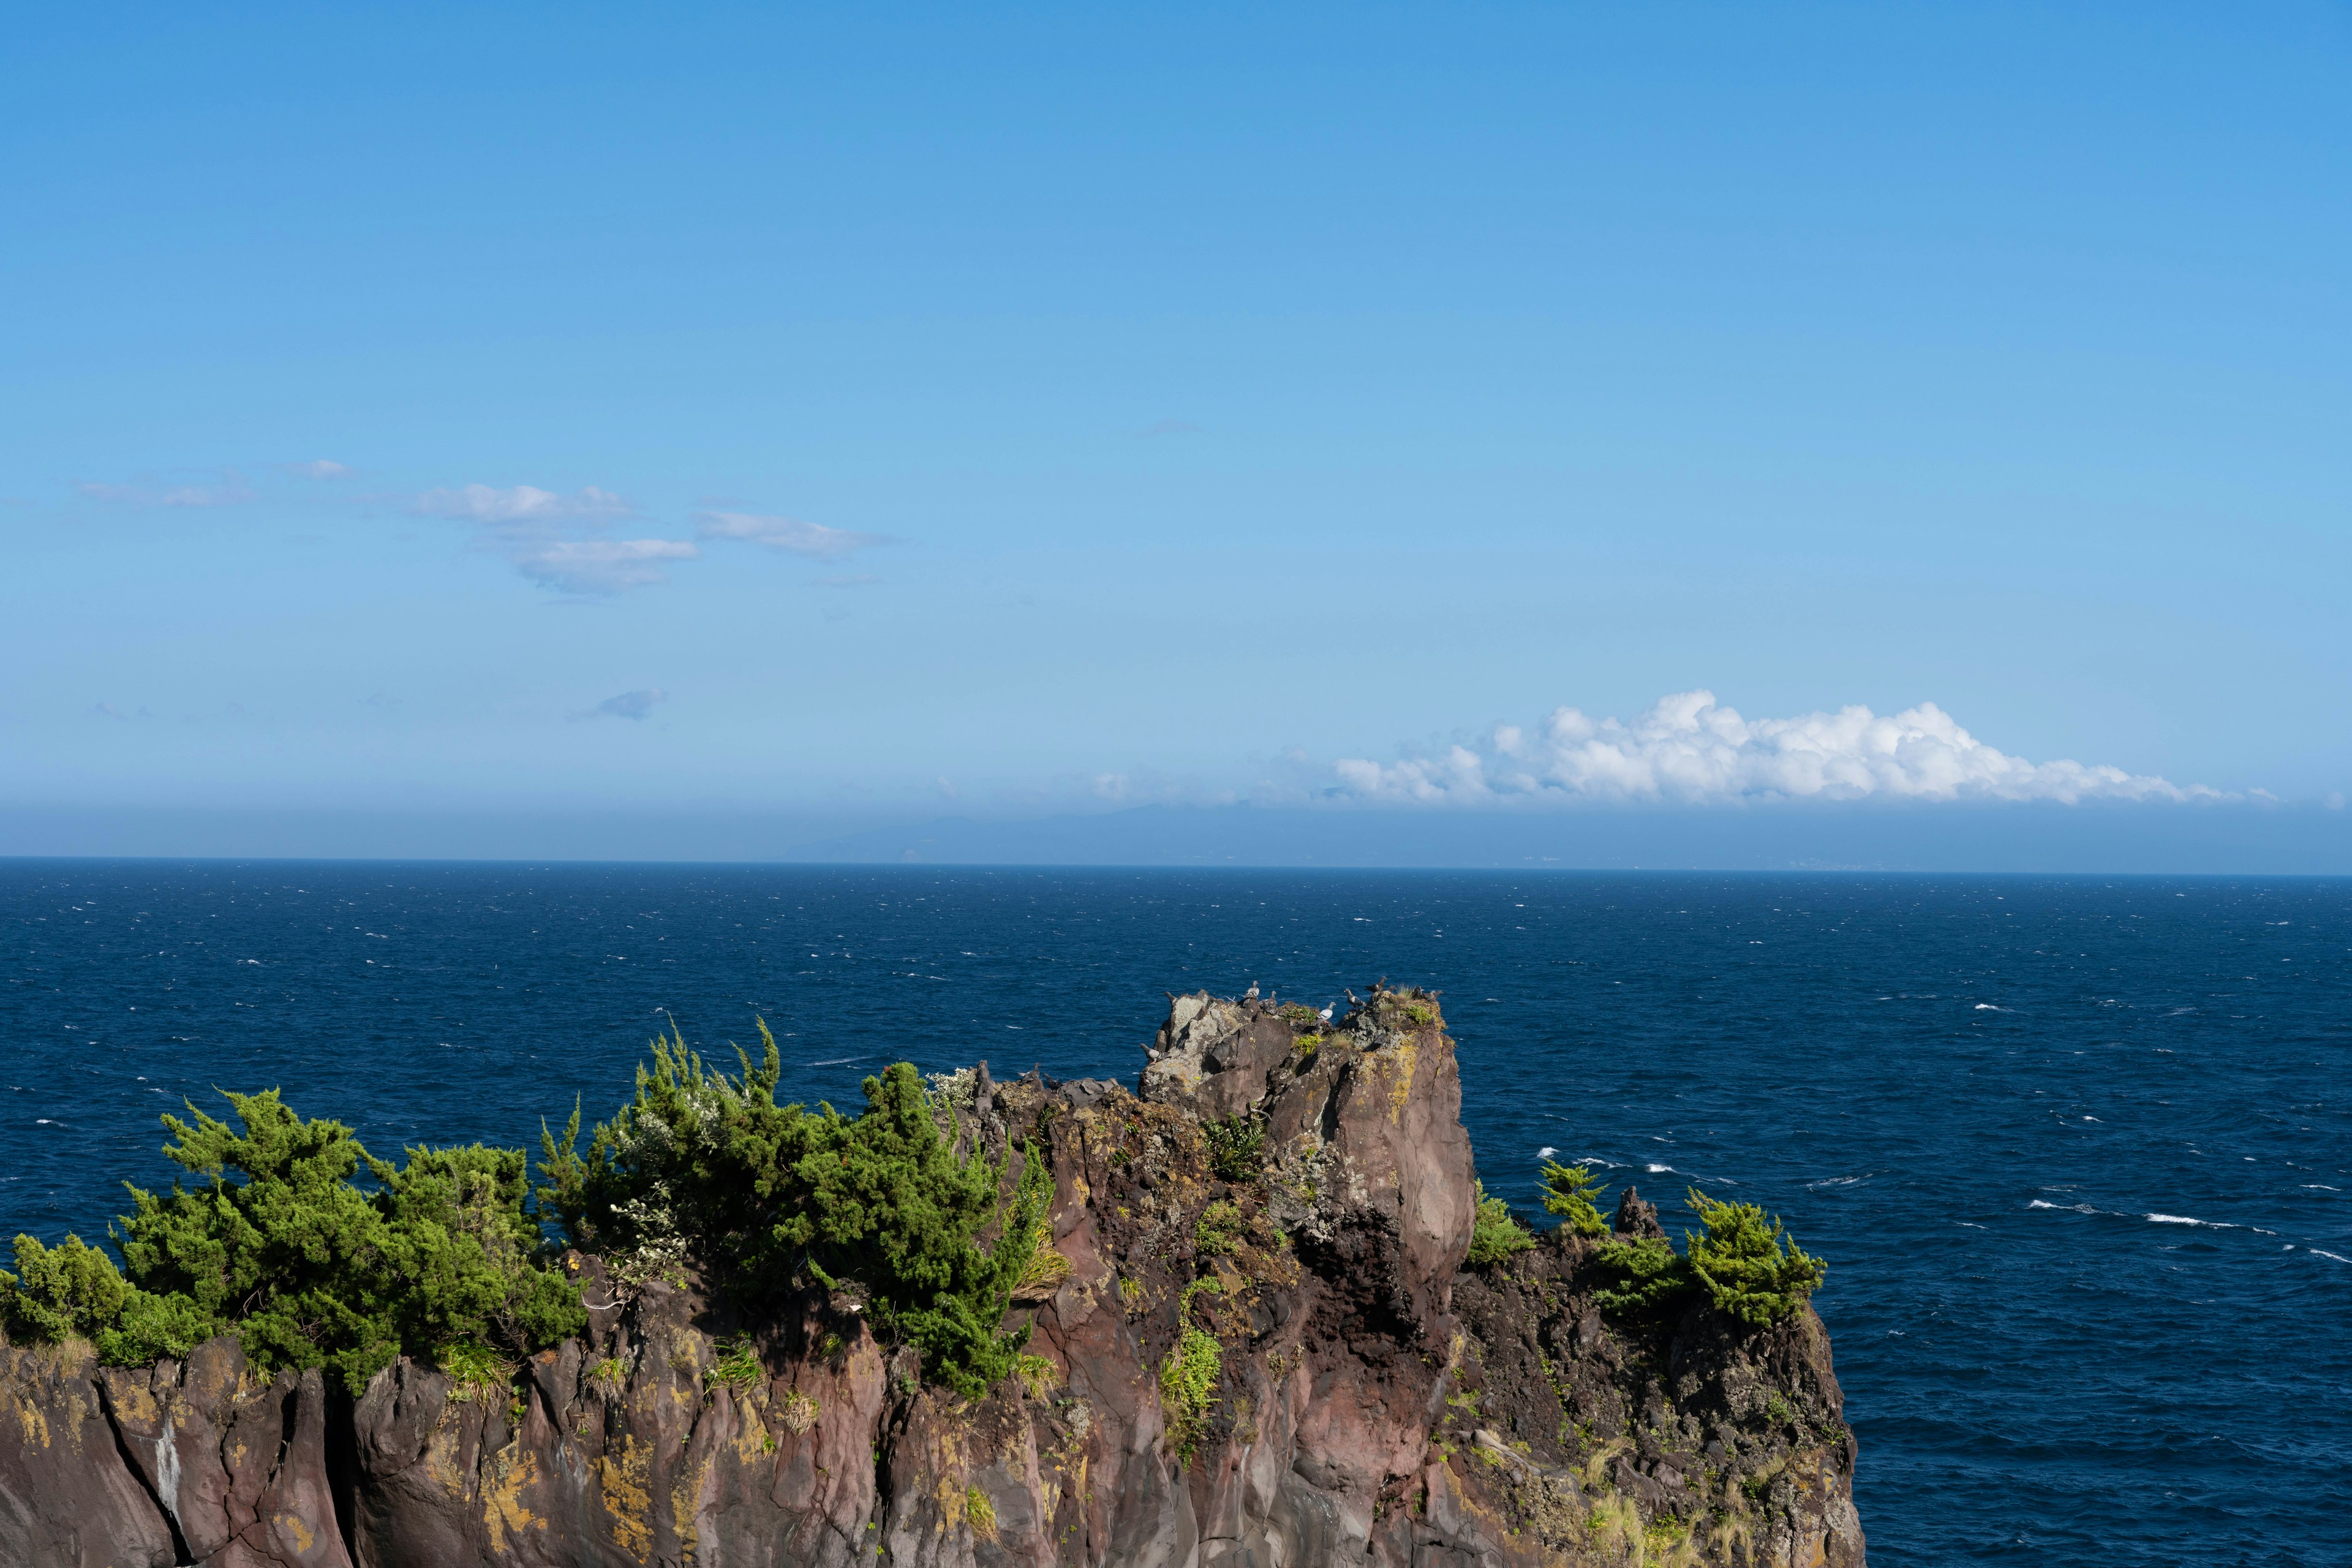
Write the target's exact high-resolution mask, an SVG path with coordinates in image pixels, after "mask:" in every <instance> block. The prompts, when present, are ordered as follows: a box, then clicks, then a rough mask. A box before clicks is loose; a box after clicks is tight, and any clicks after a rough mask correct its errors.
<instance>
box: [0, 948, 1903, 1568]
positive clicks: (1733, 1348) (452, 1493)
mask: <svg viewBox="0 0 2352 1568" xmlns="http://www.w3.org/2000/svg"><path fill="white" fill-rule="evenodd" d="M959 1084H960V1086H961V1092H962V1093H964V1094H965V1095H967V1096H968V1099H967V1100H966V1101H965V1103H963V1104H961V1105H960V1106H959V1107H958V1110H959V1122H958V1124H959V1126H960V1127H961V1129H962V1135H963V1136H964V1137H965V1138H967V1139H968V1140H977V1141H979V1142H982V1143H983V1144H986V1145H988V1146H990V1147H992V1149H995V1150H1000V1151H1001V1150H1002V1149H1003V1146H1004V1145H1005V1143H1006V1142H1007V1141H1013V1142H1017V1141H1019V1140H1022V1139H1031V1140H1034V1141H1035V1142H1036V1143H1037V1144H1038V1146H1039V1147H1040V1148H1041V1150H1042V1151H1043V1152H1045V1157H1046V1161H1047V1163H1048V1166H1049V1168H1050V1170H1051V1173H1052V1174H1053V1177H1054V1180H1055V1194H1054V1204H1053V1210H1052V1221H1051V1227H1052V1239H1051V1246H1052V1250H1053V1252H1054V1254H1055V1258H1058V1260H1059V1261H1058V1262H1056V1261H1055V1260H1053V1259H1048V1260H1047V1263H1048V1267H1046V1268H1044V1269H1042V1270H1039V1271H1036V1272H1035V1273H1034V1275H1033V1282H1032V1284H1031V1285H1030V1286H1029V1287H1028V1288H1027V1289H1024V1290H1023V1291H1022V1292H1021V1293H1020V1294H1019V1296H1018V1298H1017V1299H1016V1306H1015V1316H1016V1320H1017V1319H1018V1318H1019V1316H1020V1315H1021V1314H1024V1313H1025V1314H1027V1315H1028V1317H1029V1318H1030V1320H1031V1321H1032V1323H1033V1325H1034V1338H1033V1340H1032V1342H1031V1344H1030V1347H1029V1348H1030V1350H1031V1352H1033V1353H1034V1359H1033V1360H1031V1361H1030V1362H1028V1363H1026V1364H1025V1367H1024V1372H1023V1373H1022V1374H1021V1375H1020V1376H1018V1377H1016V1378H1014V1379H1013V1380H1010V1381H1008V1382H1007V1383H1006V1384H1003V1385H1001V1386H1000V1387H999V1388H997V1389H996V1390H995V1391H994V1392H993V1393H992V1394H990V1395H989V1396H988V1397H987V1398H985V1399H982V1400H981V1401H978V1402H976V1403H973V1402H967V1401H964V1400H961V1399H959V1398H957V1397H956V1396H954V1395H953V1394H949V1393H946V1392H945V1391H943V1390H941V1389H940V1388H938V1387H935V1386H931V1385H929V1384H925V1383H923V1381H922V1380H921V1378H920V1375H919V1372H920V1369H919V1364H918V1363H916V1361H915V1359H914V1357H913V1355H912V1352H908V1351H906V1350H903V1349H894V1348H892V1347H890V1346H887V1345H884V1344H881V1343H878V1342H877V1340H876V1338H875V1336H874V1335H873V1333H872V1332H871V1331H869V1330H868V1328H867V1325H866V1321H865V1319H864V1317H863V1315H862V1314H861V1312H860V1311H859V1310H858V1308H859V1305H860V1303H859V1302H858V1301H857V1300H856V1298H855V1295H854V1293H853V1292H847V1291H845V1292H839V1293H835V1294H826V1293H823V1292H815V1291H812V1292H811V1293H810V1295H809V1297H808V1299H806V1300H803V1302H801V1304H800V1307H799V1310H798V1311H797V1312H796V1313H793V1314H787V1320H788V1321H761V1322H741V1321H734V1320H732V1319H730V1317H729V1316H728V1315H727V1310H726V1309H725V1307H724V1305H723V1304H714V1303H711V1302H709V1301H706V1300H703V1299H702V1298H701V1297H700V1296H699V1295H698V1293H697V1292H696V1291H695V1290H694V1289H692V1288H691V1286H690V1284H685V1283H680V1282H677V1281H675V1280H673V1281H668V1282H665V1281H660V1280H656V1281H652V1282H648V1283H642V1284H637V1285H635V1286H626V1285H623V1284H621V1283H618V1282H615V1281H614V1280H612V1279H608V1278H607V1277H606V1275H605V1273H604V1268H603V1266H602V1264H601V1263H600V1262H599V1261H598V1260H596V1259H594V1258H581V1257H579V1256H577V1255H574V1256H573V1257H572V1258H571V1259H570V1263H571V1267H572V1271H573V1273H574V1276H575V1277H576V1278H577V1279H579V1280H580V1283H581V1286H582V1290H583V1300H585V1301H586V1302H587V1303H588V1305H589V1307H590V1309H591V1322H590V1328H589V1331H588V1333H587V1335H586V1336H585V1337H584V1338H583V1339H581V1340H574V1341H570V1342H565V1343H564V1344H563V1345H562V1346H560V1347H558V1348H556V1349H554V1350H551V1351H547V1352H541V1354H539V1355H538V1356H536V1357H534V1358H532V1359H531V1361H530V1363H528V1364H527V1365H525V1366H524V1367H522V1368H521V1369H520V1370H519V1372H518V1374H517V1378H516V1382H515V1384H514V1386H513V1387H512V1388H503V1387H502V1388H497V1389H485V1388H481V1387H479V1386H474V1385H464V1384H456V1383H454V1382H453V1381H452V1380H451V1379H450V1378H448V1377H447V1376H445V1375H444V1374H442V1373H438V1372H435V1371H433V1370H431V1369H429V1368H426V1367H424V1366H420V1365H418V1364H415V1363H410V1362H408V1361H405V1360H404V1361H402V1362H399V1363H395V1364H394V1366H392V1367H390V1368H388V1369H387V1370H386V1371H384V1372H383V1373H380V1374H378V1376H377V1377H376V1378H375V1380H374V1381H373V1383H372V1384H370V1385H369V1387H368V1388H367V1390H366V1391H365V1392H364V1394H362V1396H361V1397H360V1398H359V1399H357V1400H356V1401H352V1400H348V1399H341V1398H339V1397H336V1396H334V1395H332V1394H331V1393H330V1391H328V1390H327V1389H326V1388H324V1387H323V1386H322V1385H321V1384H320V1379H319V1377H318V1374H317V1373H308V1374H287V1375H283V1376H280V1377H278V1379H276V1380H275V1381H272V1382H269V1383H268V1384H262V1383H260V1382H259V1381H257V1379H256V1378H255V1376H254V1375H253V1374H252V1373H251V1371H250V1369H249V1368H248V1367H247V1365H246V1363H245V1360H244V1357H243V1356H242V1354H241V1353H240V1352H238V1351H237V1350H236V1347H235V1346H234V1344H233V1343H230V1342H226V1341H216V1342H213V1343H211V1344H208V1345H205V1346H204V1347H201V1348H200V1349H199V1350H198V1351H197V1352H195V1353H194V1354H193V1355H192V1356H191V1357H190V1358H189V1360H188V1362H187V1363H185V1364H184V1365H182V1364H178V1363H170V1362H165V1363H160V1364H158V1365H156V1366H154V1367H152V1368H136V1369H125V1368H100V1367H97V1366H95V1365H93V1364H92V1363H91V1361H90V1358H89V1353H88V1352H86V1351H83V1352H75V1351H73V1350H71V1349H58V1348H37V1349H15V1350H6V1349H0V1562H5V1563H21V1564H26V1565H34V1564H50V1563H57V1564H76V1565H82V1564H88V1565H92V1568H95V1565H98V1564H123V1565H129V1564H159V1565H160V1564H164V1563H214V1564H223V1565H235V1568H263V1565H284V1568H294V1565H298V1564H299V1565H301V1568H347V1565H348V1568H445V1565H447V1568H459V1565H480V1568H493V1565H495V1568H526V1565H528V1568H579V1565H588V1564H599V1565H602V1564H610V1565H612V1568H624V1565H632V1564H646V1565H649V1564H677V1565H680V1568H683V1565H684V1564H688V1563H692V1564H698V1565H703V1568H721V1565H734V1564H745V1565H750V1564H762V1565H764V1564H794V1565H800V1564H827V1565H841V1568H846V1565H848V1564H851V1563H889V1564H924V1565H939V1568H997V1565H999V1564H1015V1563H1018V1564H1034V1565H1037V1568H1045V1565H1046V1564H1062V1563H1067V1564H1081V1563H1084V1564H1095V1563H1104V1564H1109V1563H1118V1564H1132V1565H1135V1568H1187V1565H1198V1568H1303V1565H1312V1564H1322V1563H1376V1564H1393V1565H1396V1568H1406V1565H1409V1564H1410V1565H1420V1564H1432V1565H1439V1564H1442V1565H1446V1568H1455V1565H1459V1568H1469V1565H1471V1564H1522V1563H1524V1564H1528V1565H1531V1568H1532V1565H1538V1564H1587V1563H1596V1564H1597V1563H1609V1564H1641V1563H1648V1564H1659V1563H1709V1564H1723V1565H1725V1568H1732V1565H1738V1568H1761V1565H1764V1564H1772V1565H1775V1568H1781V1565H1786V1568H1810V1565H1812V1564H1831V1565H1835V1568H1846V1565H1848V1564H1854V1565H1859V1564H1860V1563H1862V1561H1863V1538H1862V1531H1861V1528H1860V1524H1859V1522H1858V1521H1857V1520H1856V1518H1855V1515H1854V1510H1853V1499H1852V1479H1853V1460H1854V1446H1853V1436H1852V1434H1851V1433H1850V1432H1849V1431H1848V1429H1847V1428H1846V1427H1845V1426H1844V1424H1843V1418H1842V1413H1841V1404H1840V1395H1839V1392H1838V1387H1837V1382H1836V1379H1835V1377H1834V1376H1833V1375H1832V1371H1831V1366H1830V1356H1829V1344H1828V1341H1827V1337H1826V1335H1825V1334H1824V1333H1823V1331H1822V1327H1821V1324H1820V1321H1819V1320H1818V1319H1817V1318H1815V1317H1814V1316H1813V1315H1812V1314H1811V1311H1810V1310H1808V1311H1805V1312H1802V1313H1801V1314H1800V1315H1799V1316H1798V1317H1797V1318H1795V1319H1793V1320H1790V1321H1786V1322H1783V1323H1780V1324H1778V1325H1775V1326H1774V1327H1772V1328H1770V1329H1766V1330H1752V1329H1748V1328H1745V1327H1743V1326H1742V1325H1740V1324H1738V1323H1737V1322H1735V1321H1731V1320H1729V1319H1727V1318H1725V1317H1723V1316H1722V1315H1721V1314H1718V1313H1716V1312H1714V1311H1713V1310H1711V1309H1708V1308H1706V1307H1705V1306H1697V1307H1693V1308H1691V1309H1690V1310H1687V1311H1686V1312H1685V1313H1684V1314H1683V1315H1682V1317H1681V1318H1680V1319H1679V1321H1673V1322H1644V1323H1641V1324H1634V1325H1628V1324H1626V1323H1622V1322H1619V1321H1614V1320H1613V1319H1612V1320H1611V1321H1604V1320H1603V1317H1602V1314H1601V1311H1600V1310H1599V1309H1598V1307H1597V1306H1596V1305H1595V1304H1594V1300H1593V1297H1594V1293H1595V1292H1596V1291H1597V1290H1598V1289H1601V1288H1602V1287H1603V1286H1604V1285H1605V1284H1606V1283H1608V1276H1606V1274H1605V1272H1604V1271H1603V1270H1602V1269H1601V1268H1600V1266H1599V1265H1598V1263H1597V1262H1596V1260H1595V1257H1594V1253H1595V1247H1596V1245H1597V1244H1595V1243H1593V1242H1589V1241H1585V1240H1582V1239H1580V1238H1577V1237H1570V1236H1568V1235H1567V1234H1566V1233H1565V1232H1564V1231H1556V1232H1553V1233H1552V1234H1551V1235H1549V1237H1546V1238H1545V1239H1544V1241H1543V1242H1542V1243H1541V1244H1540V1245H1539V1246H1538V1247H1537V1248H1536V1249H1535V1250H1533V1251H1531V1252H1526V1253H1521V1254H1518V1255H1517V1256H1515V1257H1514V1258H1510V1259H1508V1260H1507V1262H1506V1263H1504V1264H1501V1265H1496V1266H1494V1267H1491V1268H1485V1269H1465V1268H1464V1267H1463V1258H1464V1255H1465V1251H1466V1250H1467V1247H1468V1244H1469V1238H1470V1231H1471V1225H1472V1220H1473V1217H1474V1210H1475V1182H1474V1179H1473V1173H1472V1167H1471V1152H1470V1145H1469V1141H1468V1139H1467V1137H1466V1136H1465V1133H1464V1131H1463V1129H1462V1124H1461V1118H1460V1110H1461V1084H1460V1079H1459V1078H1458V1076H1457V1074H1456V1069H1455V1065H1454V1046H1453V1042H1452V1040H1451V1039H1450V1038H1448V1037H1447V1036H1446V1034H1445V1030H1444V1020H1443V1019H1442V1017H1441V1016H1439V1013H1438V1009H1437V1005H1436V1000H1435V998H1434V997H1433V996H1431V995H1425V994H1420V993H1415V992H1412V991H1388V990H1377V991H1375V993H1374V994H1373V995H1372V997H1371V999H1370V1001H1369V1002H1367V1003H1366V1004H1364V1005H1361V1006H1360V1007H1359V1008H1358V1009H1357V1010H1355V1011H1354V1012H1353V1013H1351V1014H1350V1015H1349V1016H1348V1017H1347V1018H1346V1019H1344V1020H1342V1021H1341V1022H1340V1023H1339V1024H1336V1025H1334V1024H1330V1023H1328V1022H1325V1021H1323V1020H1321V1019H1319V1018H1318V1016H1317V1015H1315V1014H1314V1013H1312V1012H1310V1011H1309V1010H1307V1009H1305V1008H1297V1007H1293V1008H1281V1007H1277V1006H1276V1005H1275V1004H1274V1003H1273V1002H1272V1001H1271V1000H1270V999H1268V1000H1264V1001H1261V1000H1259V999H1257V998H1255V997H1251V998H1248V999H1245V1000H1244V1001H1239V1002H1235V1001H1226V1000H1219V999H1216V998H1213V997H1210V996H1207V995H1204V994H1196V995H1191V996H1182V997H1177V998H1175V999H1174V1000H1173V1003H1172V1005H1171V1009H1170V1014H1169V1019H1168V1022H1167V1024H1166V1025H1165V1026H1163V1027H1162V1028H1161V1029H1160V1033H1159V1036H1158V1037H1157V1038H1156V1039H1155V1041H1154V1042H1153V1044H1152V1046H1151V1047H1150V1062H1149V1065H1148V1066H1147V1067H1146V1068H1144V1071H1143V1073H1142V1076H1141V1079H1140V1093H1139V1094H1135V1093H1130V1092H1129V1091H1128V1090H1127V1089H1124V1088H1122V1087H1120V1086H1119V1085H1118V1084H1116V1083H1112V1082H1108V1081H1107V1080H1095V1079H1088V1080H1085V1081H1083V1082H1081V1083H1079V1084H1074V1085H1066V1086H1065V1085H1055V1084H1051V1083H1049V1082H1047V1081H1046V1080H1044V1079H1038V1078H1036V1077H1035V1076H1034V1075H1033V1076H1032V1077H1031V1078H1029V1079H1023V1080H1019V1081H1015V1082H1012V1083H1005V1084H994V1083H992V1082H991V1081H990V1079H988V1076H987V1073H986V1071H985V1068H982V1070H981V1071H979V1072H978V1073H976V1074H974V1075H971V1078H970V1079H960V1080H959ZM1016 1168H1017V1165H1016ZM1008 1180H1009V1178H1008ZM1618 1228H1619V1229H1620V1230H1621V1231H1626V1232H1629V1233H1633V1234H1644V1233H1647V1232H1649V1231H1654V1229H1655V1228H1656V1222H1655V1217H1654V1211H1651V1210H1650V1207H1649V1205H1646V1204H1643V1203H1641V1201H1640V1200H1639V1199H1638V1198H1637V1197H1634V1196H1633V1195H1632V1194H1630V1193H1629V1194H1627V1196H1626V1199H1625V1201H1624V1203H1623V1205H1622V1207H1621V1209H1620V1211H1619V1216H1618ZM1188 1329H1190V1330H1193V1331H1197V1332H1195V1333H1194V1334H1193V1335H1192V1338H1191V1339H1190V1340H1189V1341H1187V1340H1186V1338H1185V1331H1186V1330H1188ZM1204 1334H1205V1335H1206V1336H1209V1337H1212V1338H1213V1342H1214V1346H1215V1349H1214V1352H1213V1356H1214V1362H1213V1377H1212V1378H1211V1379H1210V1380H1209V1386H1213V1395H1212V1399H1213V1402H1212V1403H1209V1404H1207V1405H1205V1407H1193V1406H1191V1405H1187V1404H1186V1402H1185V1401H1184V1399H1183V1398H1182V1397H1181V1394H1179V1393H1178V1392H1177V1391H1176V1385H1164V1384H1163V1379H1162V1369H1163V1367H1165V1366H1167V1365H1168V1364H1169V1363H1170V1361H1171V1357H1175V1356H1180V1355H1182V1354H1185V1353H1188V1352H1185V1351H1184V1350H1182V1349H1181V1347H1182V1346H1184V1345H1187V1344H1189V1345H1190V1346H1191V1347H1192V1348H1191V1352H1189V1353H1192V1354H1194V1355H1197V1354H1198V1353H1199V1352H1200V1351H1201V1349H1202V1346H1203V1345H1204V1344H1205V1342H1206V1341H1204V1340H1203V1338H1202V1335H1204ZM722 1344H730V1345H731V1346H732V1347H736V1348H737V1349H738V1353H737V1354H735V1355H732V1356H729V1357H726V1358H724V1359H723V1360H722V1357H721V1352H720V1347H721V1345H722ZM744 1344H749V1345H750V1346H751V1347H752V1348H754V1349H755V1350H756V1352H757V1360H756V1363H751V1362H748V1361H747V1360H746V1359H745V1358H743V1357H742V1356H741V1355H740V1346H741V1345H744Z"/></svg>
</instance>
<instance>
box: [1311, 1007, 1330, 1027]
mask: <svg viewBox="0 0 2352 1568" xmlns="http://www.w3.org/2000/svg"><path fill="white" fill-rule="evenodd" d="M1315 1019H1316V1022H1318V1023H1321V1024H1328V1023H1329V1022H1330V1021H1331V1009H1330V1008H1328V1007H1326V1008H1324V1009H1323V1011H1321V1012H1320V1013H1318V1014H1316V1015H1315Z"/></svg>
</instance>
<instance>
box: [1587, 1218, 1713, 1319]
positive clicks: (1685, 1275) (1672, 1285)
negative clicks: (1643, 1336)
mask: <svg viewBox="0 0 2352 1568" xmlns="http://www.w3.org/2000/svg"><path fill="white" fill-rule="evenodd" d="M1595 1256H1597V1257H1598V1258H1599V1259H1600V1261H1601V1266H1602V1267H1603V1268H1607V1269H1608V1270H1609V1271H1610V1272H1611V1273H1612V1274H1614V1275H1615V1276H1616V1277H1617V1283H1616V1284H1614V1285H1611V1286H1606V1287H1604V1288H1602V1289H1601V1290H1600V1291H1599V1292H1598V1293H1597V1294H1596V1295H1595V1297H1594V1302H1595V1304H1596V1305H1598V1306H1599V1307H1600V1309H1601V1310H1602V1311H1604V1312H1608V1313H1612V1314H1613V1315H1615V1316H1618V1317H1621V1318H1625V1319H1629V1320H1632V1321H1634V1322H1636V1323H1640V1324H1643V1325H1644V1326H1646V1327H1658V1326H1661V1325H1663V1324H1664V1323H1666V1322H1668V1321H1671V1320H1672V1319H1674V1318H1676V1317H1679V1316H1680V1315H1681V1313H1682V1310H1683V1306H1684V1303H1685V1300H1687V1298H1688V1296H1689V1294H1690V1290H1691V1286H1692V1280H1691V1277H1690V1265H1689V1264H1688V1263H1686V1262H1685V1261H1684V1259H1683V1258H1681V1256H1680V1255H1678V1254H1677V1253H1676V1252H1675V1247H1674V1243H1672V1242H1670V1241H1664V1240H1661V1239H1659V1238H1658V1237H1647V1236H1645V1237H1634V1238H1633V1239H1632V1240H1620V1239H1616V1238H1612V1239H1610V1240H1608V1241H1604V1242H1602V1243H1601V1247H1600V1250H1599V1252H1598V1253H1597V1254H1596V1255H1595Z"/></svg>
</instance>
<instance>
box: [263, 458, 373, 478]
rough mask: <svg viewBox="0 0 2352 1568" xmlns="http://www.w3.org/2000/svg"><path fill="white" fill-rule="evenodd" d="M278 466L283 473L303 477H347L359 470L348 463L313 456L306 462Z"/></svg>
mask: <svg viewBox="0 0 2352 1568" xmlns="http://www.w3.org/2000/svg"><path fill="white" fill-rule="evenodd" d="M278 468H279V469H280V470H281V471H283V472H285V473H289V474H292V475H294V476H295V477H296V478H298V479H350V478H351V477H352V475H353V474H354V473H357V472H358V471H359V470H357V469H356V468H352V467H351V466H349V465H348V464H344V463H336V462H330V461H329V460H328V459H326V458H312V459H311V460H310V462H307V463H280V464H278Z"/></svg>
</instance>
